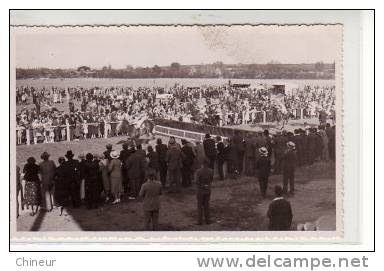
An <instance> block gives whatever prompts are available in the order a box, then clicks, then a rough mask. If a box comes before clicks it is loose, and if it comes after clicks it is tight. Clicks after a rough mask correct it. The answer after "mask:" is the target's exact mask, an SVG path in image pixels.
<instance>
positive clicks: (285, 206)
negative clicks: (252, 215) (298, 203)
mask: <svg viewBox="0 0 384 271" xmlns="http://www.w3.org/2000/svg"><path fill="white" fill-rule="evenodd" d="M275 195H276V198H274V199H273V201H272V202H271V204H270V205H269V207H268V212H267V216H268V218H269V225H268V230H270V231H288V230H290V228H291V224H292V218H293V214H292V207H291V204H290V203H289V201H287V200H286V199H284V198H283V189H282V188H281V186H280V185H276V186H275Z"/></svg>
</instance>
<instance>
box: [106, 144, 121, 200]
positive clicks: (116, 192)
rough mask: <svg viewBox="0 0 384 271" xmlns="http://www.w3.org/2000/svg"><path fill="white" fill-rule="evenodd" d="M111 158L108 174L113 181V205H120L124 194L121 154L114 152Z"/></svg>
mask: <svg viewBox="0 0 384 271" xmlns="http://www.w3.org/2000/svg"><path fill="white" fill-rule="evenodd" d="M110 157H111V160H110V161H109V163H108V172H109V178H110V181H111V194H112V195H113V197H114V201H113V202H112V204H117V203H120V196H121V194H122V193H123V182H122V181H123V180H122V172H121V171H122V170H121V161H120V160H119V159H118V158H119V153H118V152H117V151H112V152H111V153H110Z"/></svg>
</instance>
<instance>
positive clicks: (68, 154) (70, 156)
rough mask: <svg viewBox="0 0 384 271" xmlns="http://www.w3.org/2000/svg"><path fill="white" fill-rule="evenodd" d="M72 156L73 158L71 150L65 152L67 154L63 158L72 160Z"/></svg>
mask: <svg viewBox="0 0 384 271" xmlns="http://www.w3.org/2000/svg"><path fill="white" fill-rule="evenodd" d="M73 156H75V155H74V154H73V152H72V151H71V150H69V151H67V153H66V154H65V157H67V158H73Z"/></svg>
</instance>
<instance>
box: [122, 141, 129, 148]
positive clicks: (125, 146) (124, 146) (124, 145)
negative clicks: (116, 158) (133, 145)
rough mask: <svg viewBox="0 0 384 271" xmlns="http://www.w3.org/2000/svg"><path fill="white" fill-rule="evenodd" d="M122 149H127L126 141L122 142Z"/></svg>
mask: <svg viewBox="0 0 384 271" xmlns="http://www.w3.org/2000/svg"><path fill="white" fill-rule="evenodd" d="M123 149H124V150H127V149H128V143H127V142H124V143H123Z"/></svg>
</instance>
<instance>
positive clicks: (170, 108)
mask: <svg viewBox="0 0 384 271" xmlns="http://www.w3.org/2000/svg"><path fill="white" fill-rule="evenodd" d="M342 44H343V26H342V25H341V24H329V25H328V24H312V25H300V24H286V25H279V24H273V23H271V24H261V25H257V24H255V25H250V24H244V25H238V24H234V25H220V24H218V25H174V26H172V25H164V26H162V25H135V26H129V25H126V26H120V27H113V26H111V27H103V26H100V27H93V28H92V27H87V26H85V27H70V26H67V27H39V26H37V27H26V26H15V27H11V43H10V46H11V48H10V50H11V58H10V61H11V71H10V73H11V88H10V96H11V105H10V106H11V112H12V114H11V127H10V135H11V150H13V155H12V156H11V165H12V166H13V167H12V168H11V236H13V237H14V238H16V239H17V238H18V237H20V238H21V237H39V238H45V237H46V236H54V237H74V238H75V237H92V236H95V237H98V236H108V237H112V238H113V237H116V238H117V237H121V238H124V237H127V236H129V237H130V238H136V237H142V236H151V234H159V232H160V235H157V236H160V237H161V236H169V235H172V236H188V237H192V238H194V237H197V236H201V235H199V234H204V236H205V237H208V238H209V237H213V236H229V237H230V236H232V234H233V236H235V237H236V236H237V237H239V236H240V235H241V236H242V237H245V238H247V237H255V238H258V237H261V238H265V237H277V238H288V237H289V238H293V240H295V238H299V237H303V236H304V237H309V238H316V237H332V238H342V236H343V211H342V209H343V208H342V205H343V195H342V184H343V178H342V173H341V168H342V163H343V162H342V152H343V150H342V146H343V144H342V125H341V123H342V118H343V115H342V95H343V83H342V65H343V63H342V61H343V56H342V54H343V52H342ZM12 170H13V172H12ZM224 233H225V234H224ZM223 234H224V235H223Z"/></svg>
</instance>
